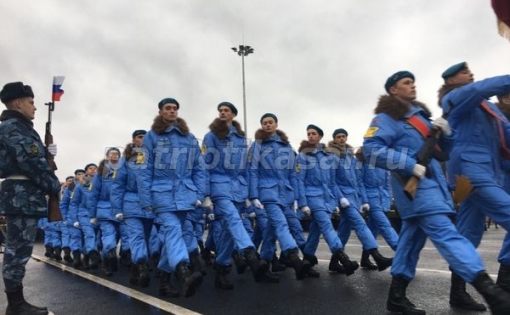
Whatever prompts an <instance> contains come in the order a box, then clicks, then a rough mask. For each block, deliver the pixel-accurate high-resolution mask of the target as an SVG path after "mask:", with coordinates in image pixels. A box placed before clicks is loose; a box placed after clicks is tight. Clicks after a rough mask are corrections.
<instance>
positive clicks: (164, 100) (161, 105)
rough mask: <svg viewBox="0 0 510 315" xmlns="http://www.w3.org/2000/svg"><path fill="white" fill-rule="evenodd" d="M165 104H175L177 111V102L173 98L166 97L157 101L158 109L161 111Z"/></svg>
mask: <svg viewBox="0 0 510 315" xmlns="http://www.w3.org/2000/svg"><path fill="white" fill-rule="evenodd" d="M166 104H175V105H177V109H179V102H177V100H176V99H175V98H171V97H167V98H164V99H162V100H161V101H159V103H158V108H159V109H161V107H163V106H164V105H166Z"/></svg>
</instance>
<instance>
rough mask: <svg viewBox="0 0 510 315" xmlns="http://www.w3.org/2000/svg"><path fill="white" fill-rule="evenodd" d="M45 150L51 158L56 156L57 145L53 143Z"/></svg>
mask: <svg viewBox="0 0 510 315" xmlns="http://www.w3.org/2000/svg"><path fill="white" fill-rule="evenodd" d="M46 150H48V152H49V153H50V154H51V155H53V156H56V155H57V145H56V144H55V143H52V144H48V146H47V147H46Z"/></svg>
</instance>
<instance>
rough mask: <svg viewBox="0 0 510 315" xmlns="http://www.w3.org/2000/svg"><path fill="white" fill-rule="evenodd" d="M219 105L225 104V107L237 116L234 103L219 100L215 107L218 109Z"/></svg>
mask: <svg viewBox="0 0 510 315" xmlns="http://www.w3.org/2000/svg"><path fill="white" fill-rule="evenodd" d="M221 106H226V107H228V108H230V110H231V111H232V113H233V114H234V115H236V116H237V108H236V107H235V106H234V104H232V103H230V102H221V103H219V104H218V107H217V109H218V110H220V107H221Z"/></svg>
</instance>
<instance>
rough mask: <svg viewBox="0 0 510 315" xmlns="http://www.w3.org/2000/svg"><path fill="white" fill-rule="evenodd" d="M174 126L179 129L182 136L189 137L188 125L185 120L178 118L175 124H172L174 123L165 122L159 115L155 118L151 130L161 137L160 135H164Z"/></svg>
mask: <svg viewBox="0 0 510 315" xmlns="http://www.w3.org/2000/svg"><path fill="white" fill-rule="evenodd" d="M172 124H174V125H175V127H176V128H177V129H179V131H180V132H181V133H182V134H184V135H187V134H188V133H189V128H188V124H186V121H185V120H184V119H182V118H177V119H176V120H175V122H174V123H172V122H168V121H165V120H164V119H163V117H161V116H160V115H158V116H156V117H155V118H154V122H153V123H152V127H151V129H152V130H154V132H155V133H157V134H158V135H160V134H162V133H164V132H165V130H167V128H168V127H170V126H171V125H172Z"/></svg>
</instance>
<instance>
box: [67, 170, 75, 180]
mask: <svg viewBox="0 0 510 315" xmlns="http://www.w3.org/2000/svg"><path fill="white" fill-rule="evenodd" d="M75 173H76V171H75ZM69 179H74V176H67V177H66V182H67V180H69Z"/></svg>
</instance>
